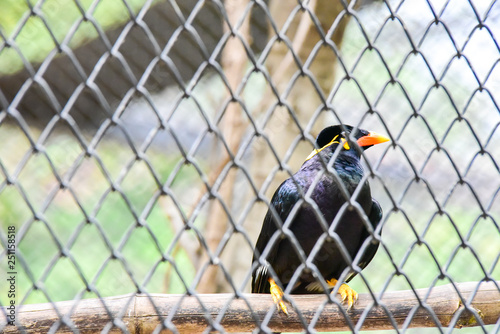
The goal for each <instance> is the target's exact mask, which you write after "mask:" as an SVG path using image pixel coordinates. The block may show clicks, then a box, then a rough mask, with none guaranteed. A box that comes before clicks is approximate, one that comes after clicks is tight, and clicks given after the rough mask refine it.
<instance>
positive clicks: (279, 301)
mask: <svg viewBox="0 0 500 334" xmlns="http://www.w3.org/2000/svg"><path fill="white" fill-rule="evenodd" d="M269 284H271V289H270V292H271V297H273V301H274V304H276V307H277V308H278V311H279V310H281V311H283V313H285V314H286V315H287V316H288V310H287V308H286V305H285V303H284V302H283V290H281V288H280V287H279V286H278V284H276V282H275V281H274V280H273V279H272V278H270V279H269Z"/></svg>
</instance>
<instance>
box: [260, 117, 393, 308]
mask: <svg viewBox="0 0 500 334" xmlns="http://www.w3.org/2000/svg"><path fill="white" fill-rule="evenodd" d="M344 130H347V131H348V132H344ZM352 131H353V128H352V127H350V126H344V127H343V128H342V127H341V126H331V127H328V128H326V129H324V130H323V131H322V132H321V133H320V135H319V136H318V138H317V140H316V144H317V147H318V149H316V150H314V151H313V153H311V155H310V156H309V157H308V159H307V160H306V161H305V162H304V164H303V165H302V167H301V168H300V170H299V171H298V172H297V173H295V175H294V176H293V177H292V178H289V179H287V180H286V181H284V182H283V183H282V184H281V185H280V186H279V187H278V189H277V190H276V192H275V193H274V196H273V198H272V200H271V206H272V208H271V209H270V210H269V211H268V212H267V214H266V216H265V218H264V223H263V225H262V230H261V233H260V235H259V238H258V240H257V244H256V253H255V254H256V255H258V256H260V254H263V253H264V252H266V254H267V256H266V257H265V260H266V262H267V264H264V265H261V264H259V265H258V266H257V267H256V268H255V270H254V271H253V275H252V292H253V293H269V291H270V287H271V286H270V278H273V275H272V274H271V272H272V271H270V268H269V265H270V266H271V267H272V270H274V272H275V273H276V276H275V277H274V278H276V277H277V278H278V279H279V280H276V281H277V283H278V284H281V285H282V287H283V288H284V289H286V288H287V286H288V284H289V282H290V280H291V278H292V276H293V275H294V273H295V270H296V269H297V267H299V266H300V264H301V263H302V261H301V257H300V256H299V254H298V252H297V251H296V249H295V247H294V246H293V243H292V242H291V241H290V237H287V236H285V235H283V234H282V235H280V236H279V237H278V238H277V239H276V242H275V243H274V244H273V245H269V242H270V240H271V238H272V237H273V235H274V234H275V233H276V231H278V226H281V225H282V224H285V226H287V227H288V229H289V231H291V232H292V233H293V237H294V238H295V240H296V241H297V243H298V244H299V245H300V248H302V250H303V251H304V254H305V256H306V258H307V257H308V256H309V254H310V253H311V250H312V249H313V248H314V246H315V245H316V242H317V241H318V239H320V237H321V236H322V235H323V234H324V228H323V227H322V225H321V223H320V219H318V215H321V216H322V217H323V218H324V221H325V222H326V225H328V226H330V225H331V224H332V222H333V221H334V220H335V219H336V216H337V213H338V212H339V210H341V208H342V207H343V205H344V204H345V203H346V198H345V196H343V195H342V192H341V191H340V190H339V186H338V183H337V181H336V180H335V177H334V176H333V175H332V174H331V173H328V172H325V168H324V166H325V164H324V163H323V162H322V161H321V159H323V161H324V162H326V163H328V162H329V161H330V158H331V157H332V156H333V155H334V153H335V151H336V150H337V148H338V146H342V148H339V149H340V150H341V151H340V152H339V154H338V156H337V158H336V160H335V161H334V163H333V168H334V169H335V171H336V172H337V174H338V177H339V178H340V180H341V181H342V183H343V185H344V186H345V188H346V189H347V191H348V192H349V193H350V194H351V195H352V194H353V193H354V191H355V190H356V189H357V187H358V185H359V184H360V182H361V181H362V179H363V173H364V171H363V168H362V166H361V162H360V154H359V151H358V149H357V148H356V147H354V146H355V145H354V144H353V143H352V142H351V139H350V138H349V133H350V132H352ZM352 137H354V140H356V141H357V143H358V145H359V146H360V147H361V149H366V148H368V147H370V146H372V145H375V144H378V143H381V142H384V141H387V140H388V139H387V138H385V137H383V136H380V135H376V134H374V133H371V132H368V131H365V130H356V131H355V133H354V136H351V138H352ZM349 143H350V144H349ZM318 178H319V179H318ZM312 185H314V189H310V187H311V186H312ZM301 194H302V195H301ZM305 194H309V196H310V200H312V201H313V202H314V203H315V204H316V207H317V208H318V209H319V211H320V212H317V211H316V209H315V208H314V207H313V205H310V204H308V203H306V201H304V195H305ZM355 200H356V202H357V203H359V205H360V206H361V208H362V209H363V211H364V212H365V213H366V215H367V216H368V218H369V222H370V224H371V225H372V227H373V229H376V227H377V224H378V223H379V222H380V220H381V218H382V210H381V208H380V205H379V204H378V203H377V201H375V200H374V199H372V197H371V191H370V186H369V184H368V182H367V181H364V182H363V184H362V185H361V189H360V191H359V195H358V196H357V198H356V199H355ZM273 211H274V213H273ZM342 211H343V214H342V216H341V217H338V218H340V220H338V222H337V224H336V227H335V229H334V232H335V233H336V234H337V235H338V237H339V238H340V239H341V240H342V242H343V244H344V247H345V249H346V251H347V252H348V254H349V255H350V257H351V258H352V259H354V258H355V256H356V254H357V253H358V251H359V250H360V248H361V246H362V244H363V243H364V241H365V240H366V239H367V238H368V237H369V236H370V234H369V232H368V230H367V229H366V226H365V223H364V222H363V219H362V218H361V216H360V215H359V213H358V212H357V211H356V209H354V208H352V207H351V208H350V209H347V210H342ZM291 213H293V215H291V216H290V214H291ZM276 216H278V217H279V219H274V218H273V217H276ZM289 216H290V217H289ZM338 218H337V219H338ZM277 233H279V231H278V232H277ZM268 245H269V246H270V247H271V248H270V249H268V250H266V247H267V246H268ZM377 248H378V243H376V241H375V240H373V242H372V243H370V244H369V246H368V247H367V248H366V249H365V252H364V253H363V255H362V258H361V260H360V261H359V263H358V266H359V267H360V268H362V269H363V268H364V267H366V265H368V263H369V262H370V261H371V260H372V258H373V256H374V255H375V252H376V251H377ZM253 261H254V263H255V261H258V258H256V257H255V256H254V259H253ZM261 263H262V262H261ZM313 263H314V264H315V265H316V266H317V268H318V270H319V272H320V273H321V275H322V276H323V278H324V279H325V280H326V281H328V280H331V279H339V277H340V276H341V274H342V272H343V271H344V270H345V269H346V268H347V267H348V264H347V263H346V261H345V260H344V257H343V256H342V255H341V253H340V250H339V247H337V245H336V243H335V242H334V241H333V239H332V238H327V241H326V242H325V243H324V244H323V245H322V247H321V248H320V250H319V251H318V252H317V254H316V256H315V258H314V260H313ZM355 275H356V273H355V272H350V273H349V275H348V276H347V279H346V280H345V282H348V281H349V280H351V279H352V278H353V277H354V276H355ZM333 282H335V280H334V281H333ZM331 288H332V286H330V289H331ZM290 291H291V293H296V294H301V293H323V291H324V289H323V286H322V285H321V284H320V283H319V281H318V280H317V279H315V278H314V276H313V274H312V273H311V271H303V272H302V274H301V275H300V277H299V279H298V280H297V281H296V282H295V284H294V286H293V288H291V290H290ZM354 293H355V292H354ZM356 296H357V294H356ZM351 304H352V302H351ZM350 306H351V305H349V307H350ZM283 311H284V312H285V313H286V311H285V310H283Z"/></svg>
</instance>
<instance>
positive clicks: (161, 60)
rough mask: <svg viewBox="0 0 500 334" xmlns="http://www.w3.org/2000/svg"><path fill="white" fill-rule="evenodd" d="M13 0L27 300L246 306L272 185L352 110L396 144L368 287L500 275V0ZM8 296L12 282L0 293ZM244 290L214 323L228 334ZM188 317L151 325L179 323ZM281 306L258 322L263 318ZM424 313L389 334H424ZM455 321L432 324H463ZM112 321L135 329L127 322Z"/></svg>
mask: <svg viewBox="0 0 500 334" xmlns="http://www.w3.org/2000/svg"><path fill="white" fill-rule="evenodd" d="M3 6H4V7H5V8H3V9H2V12H3V14H0V25H1V26H2V29H0V35H1V44H0V64H1V65H0V71H1V72H2V74H1V76H0V104H1V111H0V138H1V140H0V142H1V143H2V145H0V217H1V218H0V219H1V221H2V230H1V231H0V244H1V245H2V247H3V248H2V252H1V253H0V263H1V264H0V265H1V266H2V267H3V269H2V271H4V272H5V273H7V272H9V271H12V270H9V268H8V267H7V266H8V257H9V251H8V249H9V248H8V246H9V240H10V239H9V238H10V236H11V235H13V234H9V228H10V227H13V230H15V245H16V267H15V270H16V275H17V276H16V297H15V298H16V305H18V306H20V307H22V305H26V304H33V303H47V302H48V303H52V304H53V305H54V309H55V310H56V312H58V310H57V307H56V304H55V302H57V301H62V300H73V301H76V302H79V301H82V300H83V299H86V298H104V297H108V296H116V295H122V294H127V293H145V294H149V293H156V292H163V293H177V294H182V295H184V296H186V297H187V296H197V297H198V296H199V294H200V293H205V292H230V293H233V294H234V298H239V299H241V298H242V299H245V295H244V293H245V292H248V291H249V285H250V280H251V273H252V263H251V258H252V255H253V253H254V251H253V248H254V245H255V240H256V239H257V236H258V232H259V230H260V226H261V222H262V219H263V217H264V214H265V212H266V211H267V209H268V207H269V204H270V198H271V196H272V194H273V192H274V190H275V189H276V187H277V185H278V184H279V183H280V182H281V181H282V180H284V179H285V178H288V177H291V176H292V175H293V173H294V172H295V171H297V170H298V168H299V167H300V165H301V163H302V162H303V160H304V158H305V157H306V156H307V154H308V151H310V150H311V149H313V148H314V138H315V135H316V134H317V133H318V130H319V129H321V128H323V127H325V126H327V125H330V124H337V123H344V124H352V125H355V126H359V127H361V128H365V129H369V130H374V131H377V132H381V133H386V134H387V135H388V136H390V137H391V139H392V142H391V145H387V146H386V147H385V148H383V147H381V148H378V147H377V148H373V149H370V151H368V152H367V153H366V154H364V155H363V156H364V164H365V171H366V173H367V174H366V178H367V179H368V180H369V181H370V183H371V188H372V193H373V197H374V198H376V199H377V200H378V201H379V202H380V203H381V206H382V208H383V211H384V216H383V220H382V223H381V224H380V227H379V228H378V229H377V230H375V231H373V237H374V238H376V239H377V240H380V241H381V247H380V249H379V251H378V253H377V255H376V257H375V258H374V260H373V261H372V263H371V264H370V265H369V266H368V267H367V268H366V269H365V270H363V272H361V273H360V274H359V275H358V276H357V278H356V279H354V280H353V281H352V284H351V286H352V287H353V288H355V289H356V290H357V291H358V292H373V293H372V295H373V298H374V303H375V304H377V303H378V304H380V298H381V296H382V295H383V294H384V292H386V291H392V290H406V289H412V290H415V289H417V288H424V287H425V288H429V287H430V288H432V287H436V286H438V285H442V284H447V283H457V282H466V281H476V282H478V284H479V282H482V281H491V280H493V281H494V280H495V279H498V277H500V269H499V268H500V267H499V265H498V262H499V258H500V254H499V251H498V250H499V247H498V245H500V233H499V232H500V228H499V224H498V221H499V218H500V209H499V208H500V202H499V201H500V173H499V171H500V169H499V162H500V130H499V125H500V114H499V111H500V110H499V106H498V103H497V101H498V99H499V98H500V97H499V96H498V94H499V92H500V72H499V65H498V64H499V59H500V57H499V56H500V47H499V45H498V35H499V34H500V5H499V4H498V3H497V1H495V0H493V1H491V2H486V1H459V0H455V1H452V0H448V1H445V0H442V1H437V0H436V1H416V0H414V1H412V0H399V1H396V0H394V1H388V0H386V1H381V2H374V3H359V2H357V1H351V2H348V1H342V0H339V1H321V0H318V1H296V2H294V1H286V2H280V1H278V0H274V1H273V0H270V1H259V0H254V1H243V0H241V1H226V2H222V1H216V0H212V1H201V0H200V1H196V0H189V1H175V0H158V1H149V0H123V1H107V0H100V1H99V0H95V1H90V0H89V1H87V0H74V1H60V0H39V1H26V2H16V1H6V2H5V3H4V4H3ZM304 200H305V201H307V200H308V198H307V196H306V198H304ZM313 204H314V203H313ZM286 224H287V223H286V222H285V225H284V226H283V233H285V234H286V233H289V230H287V225H286ZM382 227H383V233H382ZM288 236H289V237H290V238H291V240H294V238H295V236H293V235H290V234H288ZM327 236H328V235H327V234H325V235H324V236H323V238H322V239H320V240H319V242H320V243H321V242H323V241H324V238H326V237H327ZM330 236H333V237H334V236H335V235H330ZM294 244H295V247H297V248H300V245H299V244H298V242H295V243H294ZM317 247H320V244H317ZM340 247H341V248H342V245H341V246H340ZM344 253H347V252H344ZM256 265H257V264H256V263H254V264H253V266H254V267H255V266H256ZM352 265H353V266H354V268H355V267H356V260H355V262H354V264H352ZM303 266H304V268H305V267H307V268H312V267H313V265H312V263H311V262H310V261H309V260H306V259H304V262H303ZM4 269H5V270H4ZM313 270H314V268H313ZM317 274H318V272H317ZM297 275H298V274H297ZM345 275H346V273H345V274H344V276H345ZM319 276H321V275H319ZM325 279H327V278H323V281H322V283H323V284H326V283H325V281H324V280H325ZM478 286H479V285H478ZM8 290H9V283H8V281H7V280H6V279H3V278H2V280H1V282H0V291H2V295H0V303H1V305H2V306H8V305H9V303H10V299H9V297H8V296H7V293H3V292H4V291H8ZM499 290H500V289H499ZM289 297H290V300H291V303H292V306H294V304H293V298H292V297H291V296H289ZM198 300H199V303H200V304H201V306H202V307H204V305H203V302H202V301H201V299H198ZM152 303H153V304H154V302H153V301H152ZM230 303H231V301H228V303H227V305H226V307H225V308H224V309H223V310H221V311H220V314H219V315H218V317H216V318H212V317H210V316H207V323H208V324H207V327H206V328H205V329H204V330H205V332H209V331H220V332H225V331H226V330H225V329H224V327H223V326H221V324H220V319H221V318H222V317H223V316H224V314H225V313H226V312H227V311H228V309H229V308H230V307H231V306H230ZM327 303H338V304H339V305H341V304H340V303H339V302H338V301H337V300H336V299H335V298H334V297H333V296H329V297H328V300H327V301H326V302H325V304H324V305H322V306H319V308H318V317H319V316H321V312H322V310H323V308H324V307H325V305H326V304H327ZM103 305H104V306H105V307H106V305H105V303H103ZM180 305H181V304H180V303H179V307H180ZM153 306H154V307H157V306H156V305H153ZM421 306H422V307H424V308H427V309H428V307H427V306H426V304H425V300H424V301H423V302H422V305H421ZM464 306H465V308H466V309H467V310H468V311H470V312H472V313H474V312H475V310H474V309H473V308H472V307H471V306H470V301H466V302H465V305H464ZM250 311H251V310H250ZM299 311H300V310H299ZM414 311H415V312H416V311H417V310H416V309H415V310H414ZM2 312H3V314H2V316H1V318H2V321H1V322H0V326H1V327H2V328H3V329H4V328H5V326H7V322H8V313H7V311H6V309H3V311H2ZM175 312H176V309H175V308H174V309H173V310H172V311H171V314H169V317H167V318H165V319H161V321H162V324H161V325H160V326H159V327H157V328H156V329H155V330H156V331H160V330H162V329H169V330H171V331H173V332H177V329H176V327H175V325H174V324H173V323H172V322H171V319H172V317H173V316H174V315H175ZM273 312H274V309H270V310H269V313H268V316H267V317H266V319H261V322H258V321H256V325H255V331H256V332H258V331H263V332H269V329H268V328H267V324H268V322H269V320H270V317H271V316H272V315H273ZM428 312H429V315H430V317H431V318H433V319H435V320H434V321H435V322H436V323H438V321H437V320H436V315H435V314H434V312H433V311H432V309H428ZM108 313H109V314H111V313H110V312H109V311H108ZM476 315H477V313H476ZM364 316H365V317H366V313H365V314H364ZM389 316H390V315H389ZM412 316H413V314H410V315H408V318H407V322H406V323H405V325H404V326H403V327H402V328H397V327H396V326H395V328H394V330H393V331H394V332H398V333H399V332H412V329H409V328H408V326H409V325H410V323H411V318H412ZM363 320H364V318H363V317H362V318H361V320H360V322H358V323H357V324H352V323H351V324H350V327H351V331H352V332H359V331H360V330H361V327H362V324H363ZM478 320H479V319H478ZM346 321H348V320H347V318H346ZM456 321H457V319H455V320H454V322H453V321H452V323H451V325H450V327H449V328H441V327H436V328H434V329H429V330H428V331H429V332H431V331H433V332H439V333H449V332H453V331H454V326H455V325H456ZM479 321H480V320H479ZM302 322H303V324H304V331H305V332H309V331H312V330H313V328H314V323H312V324H309V323H307V321H306V320H305V319H303V318H302ZM64 326H66V327H68V328H70V329H71V330H72V331H74V332H78V329H77V328H76V326H75V324H74V323H73V322H72V321H71V319H70V317H69V316H67V315H63V314H60V322H58V323H56V324H54V325H53V326H52V328H51V331H52V332H56V331H57V330H59V329H60V328H62V327H64ZM111 328H119V329H121V330H122V331H123V332H128V330H127V328H126V326H125V325H124V323H123V321H122V319H121V318H114V319H112V321H110V323H109V326H108V327H107V328H106V329H105V330H104V331H109V330H110V329H111ZM19 330H20V331H21V332H22V331H23V328H22V327H20V328H19ZM497 330H498V323H497V325H496V326H495V325H490V326H485V325H484V324H482V326H479V327H476V328H471V329H467V330H462V332H465V333H493V332H496V331H497ZM421 331H422V330H419V332H421Z"/></svg>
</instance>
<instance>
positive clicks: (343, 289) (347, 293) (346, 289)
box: [326, 278, 358, 311]
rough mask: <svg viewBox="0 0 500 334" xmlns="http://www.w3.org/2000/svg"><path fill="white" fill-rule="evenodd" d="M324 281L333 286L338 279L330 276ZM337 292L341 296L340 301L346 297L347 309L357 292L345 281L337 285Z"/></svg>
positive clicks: (353, 301) (355, 298) (349, 307)
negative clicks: (329, 278)
mask: <svg viewBox="0 0 500 334" xmlns="http://www.w3.org/2000/svg"><path fill="white" fill-rule="evenodd" d="M326 283H328V285H329V286H330V287H332V288H333V287H335V285H337V283H338V281H337V280H336V279H335V278H332V279H331V280H327V281H326ZM339 293H340V295H341V296H342V302H343V301H345V300H346V299H347V310H348V311H349V310H350V309H351V307H352V305H353V304H354V303H355V302H356V300H357V299H358V293H357V292H356V291H354V290H353V289H352V288H351V287H350V286H349V285H347V284H345V283H342V285H341V286H340V287H339Z"/></svg>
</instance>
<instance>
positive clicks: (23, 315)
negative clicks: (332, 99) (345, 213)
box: [0, 282, 500, 333]
mask: <svg viewBox="0 0 500 334" xmlns="http://www.w3.org/2000/svg"><path fill="white" fill-rule="evenodd" d="M499 284H500V282H487V283H486V282H483V283H481V284H480V286H479V289H477V286H478V283H477V282H471V283H456V284H455V286H456V287H457V289H458V290H459V291H460V294H461V296H462V298H463V300H464V301H465V302H466V305H468V307H464V304H463V302H462V301H461V299H460V297H459V296H458V294H457V293H456V290H455V288H454V287H453V285H452V284H448V285H443V286H439V287H435V288H433V289H432V291H431V292H430V295H429V297H427V298H425V296H426V295H427V294H428V292H429V290H428V289H418V290H416V294H417V295H418V296H419V298H420V299H421V300H422V302H423V303H424V304H425V306H426V308H427V309H426V308H423V307H419V305H420V304H419V301H418V299H417V297H416V295H415V292H414V291H412V290H407V291H394V292H386V293H385V294H384V296H383V297H382V298H381V299H380V304H381V306H374V305H373V299H372V297H371V295H370V294H360V295H359V299H358V301H357V303H356V304H355V306H354V307H353V308H352V309H351V310H350V311H349V312H348V316H349V319H350V321H351V323H352V324H353V326H356V325H357V323H358V321H360V319H361V318H363V319H364V320H363V323H362V324H359V325H358V326H359V327H360V329H361V330H384V329H393V328H394V327H393V325H392V324H391V321H390V320H389V319H390V318H389V317H388V315H387V314H390V316H391V318H392V319H393V321H394V322H395V323H396V324H397V325H398V327H401V326H402V325H403V324H404V323H405V322H406V325H407V326H408V327H436V323H435V321H434V320H433V319H437V320H438V321H439V323H440V326H449V325H450V323H453V326H454V327H465V326H479V325H481V324H484V325H489V324H495V323H497V322H498V321H499V317H500V291H499V288H498V286H499ZM476 289H477V292H476V293H475V295H474V298H473V301H472V303H471V304H468V303H469V300H470V299H471V297H472V296H473V294H474V291H476ZM291 297H292V298H293V302H294V304H295V305H296V306H297V307H298V309H299V310H300V313H301V314H302V316H303V317H304V319H305V320H306V321H307V324H308V325H309V324H310V323H311V321H312V320H313V319H314V318H315V316H316V313H317V311H318V309H319V308H320V307H321V306H322V305H324V303H325V301H326V296H324V295H293V296H291ZM424 298H425V299H424ZM244 299H245V300H246V301H245V300H244ZM244 299H243V298H240V299H234V295H233V294H205V295H198V296H185V295H164V294H152V295H149V296H147V295H126V296H118V297H108V298H103V299H102V300H100V299H85V300H81V301H79V302H75V301H67V302H57V303H55V304H34V305H24V306H22V307H21V309H20V311H19V312H18V314H17V315H16V324H17V325H18V326H22V327H23V329H24V330H25V331H26V332H28V333H35V332H36V333H46V332H47V331H48V330H49V329H50V328H51V327H52V326H53V325H54V324H56V323H58V322H59V321H60V318H59V317H58V316H57V313H56V312H55V310H54V306H55V307H56V308H57V310H58V311H59V314H61V315H64V318H65V319H67V320H69V319H71V322H72V323H73V324H74V326H75V327H77V328H78V330H79V331H80V333H95V332H97V331H101V330H102V329H103V328H105V327H106V326H108V329H109V327H110V326H112V324H113V320H114V319H116V318H119V319H120V321H118V322H117V321H115V322H114V323H115V324H117V323H122V324H123V326H124V327H126V328H127V329H128V330H129V332H132V333H151V332H153V331H154V329H155V328H156V327H157V326H158V325H159V323H160V321H159V317H158V315H157V311H156V310H155V307H153V304H152V302H154V305H156V309H157V310H158V313H159V315H160V316H161V317H162V319H166V318H168V319H169V320H171V322H170V321H169V323H171V324H173V325H175V327H176V329H177V330H178V331H179V332H181V333H196V332H202V331H204V330H205V329H206V328H207V326H209V321H208V320H207V319H208V318H210V322H214V323H215V322H217V323H219V324H220V326H222V327H223V328H224V330H225V331H227V332H243V331H252V330H254V329H255V328H257V325H256V323H255V321H256V320H255V319H259V321H262V319H264V318H265V316H266V314H267V313H268V312H269V310H271V309H273V308H274V305H273V302H272V300H271V297H270V296H269V295H258V294H245V295H244ZM199 301H201V303H202V304H203V307H204V308H205V311H204V310H203V308H202V307H201V306H200V302H199ZM103 304H105V305H106V308H107V310H106V308H105V307H104V306H103ZM248 305H250V307H251V309H252V310H253V314H252V312H250V310H249V307H248ZM226 307H227V310H226V311H225V313H224V315H223V316H221V315H220V314H221V312H222V310H225V309H226ZM430 309H432V310H433V312H429V311H428V310H430ZM4 312H7V310H6V308H4ZM108 312H109V313H108ZM289 312H290V316H289V317H287V316H285V315H284V314H282V313H278V312H276V311H275V312H274V314H273V316H272V318H271V320H270V322H269V323H268V324H267V327H268V328H270V329H271V330H273V331H287V332H290V331H292V332H293V331H302V330H304V325H303V324H302V323H301V321H300V319H299V317H298V316H297V313H296V311H295V310H294V309H293V307H290V308H289ZM364 312H366V314H364ZM171 313H172V314H171ZM7 314H8V312H7ZM343 314H344V313H343V311H340V310H339V307H338V306H337V305H336V304H327V305H326V306H325V308H324V309H323V310H322V312H321V315H320V316H319V317H318V319H317V321H316V323H315V324H314V326H312V327H314V329H315V330H316V331H318V332H322V331H343V330H349V329H350V328H349V326H348V325H347V322H346V319H345V317H344V315H343ZM409 314H411V315H412V317H411V318H409ZM433 314H434V315H433ZM110 316H111V317H110ZM478 317H479V319H478ZM215 319H221V320H220V321H216V320H215ZM55 326H57V325H55ZM2 327H4V328H3V333H19V332H20V330H19V329H18V327H16V326H6V325H5V319H2V322H1V323H0V330H2ZM54 329H56V330H57V332H58V333H69V332H72V330H71V328H68V327H65V326H61V327H60V328H53V330H54ZM110 332H112V333H114V332H120V333H121V332H122V331H121V329H119V328H117V327H114V328H112V329H111V330H110Z"/></svg>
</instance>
